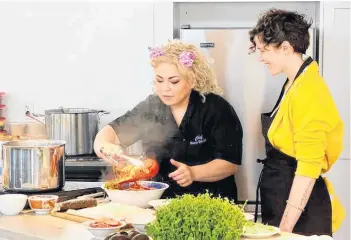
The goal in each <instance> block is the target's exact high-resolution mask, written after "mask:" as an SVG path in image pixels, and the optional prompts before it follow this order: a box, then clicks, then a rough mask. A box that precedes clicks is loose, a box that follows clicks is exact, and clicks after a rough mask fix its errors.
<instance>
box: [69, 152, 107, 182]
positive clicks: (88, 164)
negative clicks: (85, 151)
mask: <svg viewBox="0 0 351 240" xmlns="http://www.w3.org/2000/svg"><path fill="white" fill-rule="evenodd" d="M65 165H66V166H65V177H66V181H77V182H97V181H104V180H103V177H104V176H105V175H106V174H107V172H109V171H111V167H110V166H109V165H108V164H107V163H106V162H105V161H104V160H103V159H101V158H99V157H97V156H96V155H95V154H91V155H80V156H67V157H66V161H65Z"/></svg>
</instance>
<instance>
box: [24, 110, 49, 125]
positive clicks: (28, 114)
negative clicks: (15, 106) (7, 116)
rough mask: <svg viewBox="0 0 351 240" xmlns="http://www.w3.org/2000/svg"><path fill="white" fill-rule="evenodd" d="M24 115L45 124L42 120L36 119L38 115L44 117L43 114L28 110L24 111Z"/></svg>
mask: <svg viewBox="0 0 351 240" xmlns="http://www.w3.org/2000/svg"><path fill="white" fill-rule="evenodd" d="M25 115H26V116H27V117H29V118H31V119H34V120H35V121H38V122H40V123H42V124H44V125H45V122H43V121H41V120H39V119H38V117H45V115H42V114H36V113H31V112H30V111H28V110H27V111H26V113H25Z"/></svg>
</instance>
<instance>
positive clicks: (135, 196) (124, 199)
mask: <svg viewBox="0 0 351 240" xmlns="http://www.w3.org/2000/svg"><path fill="white" fill-rule="evenodd" d="M138 184H139V185H141V186H144V187H150V188H155V189H151V190H142V191H134V190H118V189H106V188H105V186H104V185H105V184H103V185H102V186H101V188H102V189H104V190H105V191H106V193H107V195H108V196H109V198H110V200H111V202H117V203H121V204H126V205H131V206H137V207H141V208H148V207H150V205H149V202H150V201H151V200H155V199H160V198H161V196H162V194H163V193H164V191H165V190H166V189H167V188H169V185H168V184H166V183H161V182H153V181H140V182H138Z"/></svg>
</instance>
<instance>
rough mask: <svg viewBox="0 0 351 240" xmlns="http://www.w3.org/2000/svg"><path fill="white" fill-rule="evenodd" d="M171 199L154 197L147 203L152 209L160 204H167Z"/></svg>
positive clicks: (157, 207)
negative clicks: (154, 198)
mask: <svg viewBox="0 0 351 240" xmlns="http://www.w3.org/2000/svg"><path fill="white" fill-rule="evenodd" d="M171 201H172V199H156V200H151V201H150V202H149V205H151V206H152V207H153V208H154V209H159V208H160V207H162V206H166V205H168V204H169V203H170V202H171Z"/></svg>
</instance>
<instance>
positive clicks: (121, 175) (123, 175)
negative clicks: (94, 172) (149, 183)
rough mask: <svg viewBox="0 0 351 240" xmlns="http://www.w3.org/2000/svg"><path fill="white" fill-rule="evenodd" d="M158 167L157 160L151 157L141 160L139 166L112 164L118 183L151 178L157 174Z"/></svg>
mask: <svg viewBox="0 0 351 240" xmlns="http://www.w3.org/2000/svg"><path fill="white" fill-rule="evenodd" d="M159 169H160V167H159V164H158V162H157V161H156V160H155V159H151V158H147V159H145V160H143V165H141V166H134V165H126V166H123V167H121V166H119V165H114V166H113V171H114V174H115V176H116V177H117V179H116V180H117V181H116V182H117V183H118V184H122V183H128V182H137V181H142V180H148V179H151V178H153V177H155V176H156V175H157V173H158V171H159Z"/></svg>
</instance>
